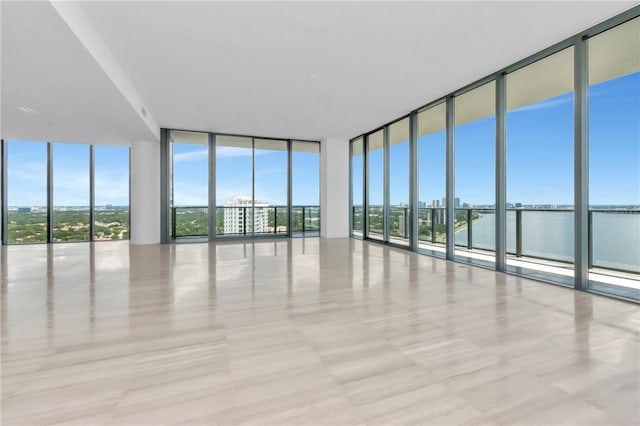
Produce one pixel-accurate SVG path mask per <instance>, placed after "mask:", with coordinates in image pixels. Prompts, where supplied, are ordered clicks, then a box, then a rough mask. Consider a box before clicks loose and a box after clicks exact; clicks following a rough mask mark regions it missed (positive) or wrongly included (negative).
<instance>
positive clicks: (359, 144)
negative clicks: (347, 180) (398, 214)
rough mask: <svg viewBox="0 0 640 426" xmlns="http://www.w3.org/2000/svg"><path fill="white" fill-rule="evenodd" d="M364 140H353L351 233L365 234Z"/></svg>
mask: <svg viewBox="0 0 640 426" xmlns="http://www.w3.org/2000/svg"><path fill="white" fill-rule="evenodd" d="M363 178H364V142H363V138H362V137H359V138H357V139H354V140H353V141H351V235H352V236H356V237H359V238H362V237H363V235H364V208H363V206H364V183H363Z"/></svg>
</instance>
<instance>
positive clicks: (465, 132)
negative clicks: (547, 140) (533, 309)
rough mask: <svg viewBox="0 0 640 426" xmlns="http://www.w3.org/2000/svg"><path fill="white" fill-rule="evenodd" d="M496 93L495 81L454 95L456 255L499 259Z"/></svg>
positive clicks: (474, 259) (484, 261)
mask: <svg viewBox="0 0 640 426" xmlns="http://www.w3.org/2000/svg"><path fill="white" fill-rule="evenodd" d="M495 93H496V85H495V82H494V81H492V82H490V83H487V84H485V85H483V86H480V87H478V88H476V89H474V90H471V91H469V92H467V93H464V94H462V95H460V96H457V97H456V98H455V109H454V110H455V125H456V127H455V133H454V135H455V144H454V149H455V168H454V170H455V180H454V182H455V200H454V205H455V245H456V250H455V255H456V259H457V260H462V261H466V262H471V263H477V264H482V265H487V266H493V264H494V263H495V254H494V252H495V144H496V138H495V129H496V121H495V109H496V105H495Z"/></svg>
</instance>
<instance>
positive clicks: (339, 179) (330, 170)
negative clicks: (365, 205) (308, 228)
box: [320, 138, 349, 238]
mask: <svg viewBox="0 0 640 426" xmlns="http://www.w3.org/2000/svg"><path fill="white" fill-rule="evenodd" d="M320 236H321V237H322V238H347V237H348V236H349V140H348V139H342V138H326V139H323V140H322V141H321V147H320Z"/></svg>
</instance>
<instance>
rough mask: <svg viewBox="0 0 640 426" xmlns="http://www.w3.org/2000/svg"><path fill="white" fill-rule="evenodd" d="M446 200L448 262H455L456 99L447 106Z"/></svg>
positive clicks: (449, 98)
mask: <svg viewBox="0 0 640 426" xmlns="http://www.w3.org/2000/svg"><path fill="white" fill-rule="evenodd" d="M446 111H447V114H446V141H447V142H446V148H445V149H446V199H445V206H446V211H445V215H446V217H447V223H446V227H447V236H446V238H447V247H446V253H447V260H455V97H454V96H449V97H447V104H446Z"/></svg>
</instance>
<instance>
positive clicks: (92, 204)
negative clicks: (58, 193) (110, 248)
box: [89, 145, 96, 241]
mask: <svg viewBox="0 0 640 426" xmlns="http://www.w3.org/2000/svg"><path fill="white" fill-rule="evenodd" d="M95 160H96V158H95V147H94V145H89V241H93V235H94V233H95V227H96V226H95V220H96V188H95V186H96V170H95V162H96V161H95Z"/></svg>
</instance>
